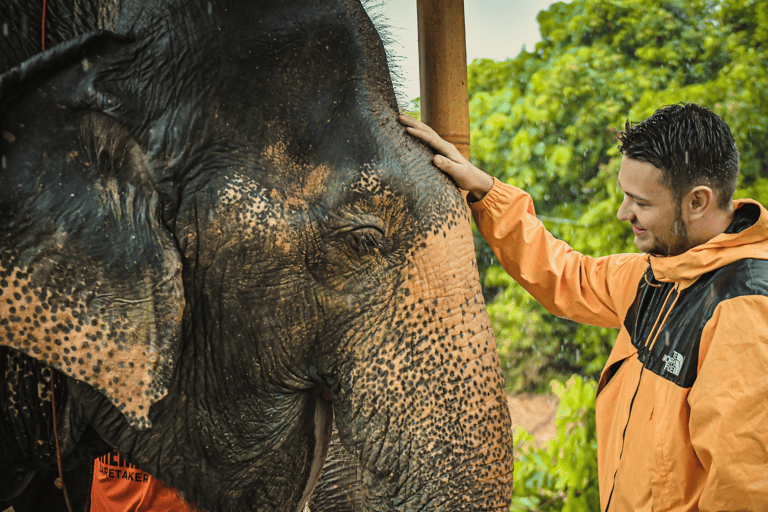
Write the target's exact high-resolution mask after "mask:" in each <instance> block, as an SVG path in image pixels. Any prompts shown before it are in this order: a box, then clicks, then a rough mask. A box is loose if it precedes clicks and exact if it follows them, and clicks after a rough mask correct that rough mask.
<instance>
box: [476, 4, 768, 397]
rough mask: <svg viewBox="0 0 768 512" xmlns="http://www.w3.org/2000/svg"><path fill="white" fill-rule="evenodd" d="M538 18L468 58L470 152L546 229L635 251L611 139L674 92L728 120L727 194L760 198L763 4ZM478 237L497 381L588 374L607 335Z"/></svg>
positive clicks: (523, 383) (556, 12) (520, 385)
mask: <svg viewBox="0 0 768 512" xmlns="http://www.w3.org/2000/svg"><path fill="white" fill-rule="evenodd" d="M538 22H539V25H540V30H541V35H542V41H541V42H540V43H537V44H536V47H535V49H533V51H532V52H528V51H526V50H524V51H522V52H521V53H520V54H519V55H518V56H517V57H516V58H514V59H510V60H507V61H505V62H494V61H491V60H476V61H474V62H473V63H472V64H471V65H470V66H469V86H470V118H471V119H472V150H471V151H472V153H471V158H472V160H473V161H474V162H475V163H476V164H477V165H478V166H480V167H481V168H483V169H485V170H486V171H488V172H490V173H491V174H493V175H494V176H496V177H498V178H499V179H501V180H502V181H505V182H507V183H511V184H513V185H517V186H519V187H521V188H523V189H525V190H526V191H528V192H529V193H530V194H531V195H532V196H533V199H534V202H535V204H536V208H537V213H538V215H539V216H540V218H541V219H542V220H543V221H544V223H545V225H546V226H547V227H548V229H550V230H551V231H552V232H553V233H554V234H555V236H557V237H558V238H561V239H563V240H566V241H567V242H568V243H570V244H571V245H572V246H573V247H574V248H575V249H576V250H578V251H580V252H583V253H585V254H589V255H593V256H601V255H605V254H611V253H616V252H633V251H636V249H635V247H634V245H633V237H632V234H631V230H630V229H629V227H628V226H627V225H625V224H622V223H621V222H619V221H618V220H617V219H616V217H615V214H616V211H617V209H618V207H619V205H620V202H621V198H622V197H621V193H620V190H619V189H618V186H617V183H616V176H617V173H618V169H619V162H620V154H619V152H618V150H617V148H616V145H617V142H616V139H615V136H616V134H617V133H618V131H620V130H621V129H623V127H624V124H625V123H626V122H627V121H640V120H642V119H644V118H646V117H647V116H649V115H650V114H652V113H653V111H654V110H656V109H657V108H659V107H661V106H663V105H668V104H671V103H677V102H694V103H699V104H702V105H705V106H708V107H710V108H711V109H713V110H714V111H715V112H716V113H717V114H718V115H720V116H721V117H722V118H723V119H724V120H725V121H726V122H727V123H728V124H729V125H730V127H731V130H732V131H733V134H734V137H735V139H736V142H737V144H738V146H739V149H740V152H741V156H742V177H741V181H740V185H739V189H738V191H737V197H744V196H749V197H753V198H755V199H757V200H759V201H761V202H763V203H764V204H768V169H767V168H766V166H768V158H766V157H767V156H768V155H767V151H768V137H766V135H765V134H766V133H768V75H767V74H766V73H765V69H766V68H768V2H764V1H762V0H684V1H683V0H573V1H572V3H570V4H565V3H555V4H553V5H552V6H551V7H550V8H549V10H547V11H542V12H541V13H539V16H538ZM478 242H479V243H478V247H479V253H480V257H479V263H480V268H481V272H482V273H483V276H484V277H483V278H484V283H485V286H486V287H487V296H488V297H489V298H490V300H489V312H490V314H491V318H492V321H493V325H494V328H495V331H496V334H497V337H498V341H499V350H500V353H501V354H502V357H503V360H504V364H505V370H506V373H507V383H508V388H509V390H510V391H514V390H520V389H536V388H537V387H538V388H541V387H542V384H544V383H546V382H548V381H549V380H550V378H551V377H553V376H556V375H567V374H570V373H573V372H579V373H581V374H584V375H589V376H596V375H597V374H598V373H599V371H600V369H601V368H602V366H603V364H604V363H605V360H606V357H607V354H608V352H609V350H610V346H611V344H612V342H613V338H614V336H615V332H613V331H612V330H610V329H599V328H594V327H590V326H578V325H576V324H574V323H572V322H568V321H565V320H561V319H556V318H554V317H553V316H552V315H550V314H549V313H547V312H546V311H545V310H543V309H542V308H541V307H540V306H539V305H538V304H537V303H536V302H535V301H533V300H532V299H531V298H530V297H529V296H528V295H527V293H526V292H525V291H523V290H522V288H520V287H519V286H518V285H517V284H515V283H514V282H513V281H512V279H511V278H510V277H509V276H507V274H506V273H505V272H504V271H503V270H502V269H501V268H500V267H498V266H497V263H496V262H495V260H494V259H493V256H492V255H491V254H490V251H489V250H488V248H487V246H486V245H485V244H484V242H481V241H478Z"/></svg>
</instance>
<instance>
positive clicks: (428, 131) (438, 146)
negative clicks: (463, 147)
mask: <svg viewBox="0 0 768 512" xmlns="http://www.w3.org/2000/svg"><path fill="white" fill-rule="evenodd" d="M399 119H400V122H401V123H402V124H403V125H405V129H406V131H407V132H408V133H409V134H411V135H413V136H414V137H416V138H417V139H420V140H422V141H424V142H426V143H427V144H428V145H429V146H431V147H432V148H433V149H434V150H435V151H437V152H438V153H441V154H443V155H445V156H446V157H448V158H450V159H451V160H454V161H456V162H461V161H462V160H463V159H464V157H463V156H462V154H461V152H460V151H459V150H458V149H456V146H454V145H453V144H451V143H450V142H448V141H447V140H445V139H443V138H442V137H440V135H438V133H437V132H436V131H435V130H433V129H432V128H430V127H429V125H427V124H426V123H423V122H421V121H419V120H418V119H414V118H412V117H410V116H405V115H401V116H400V117H399Z"/></svg>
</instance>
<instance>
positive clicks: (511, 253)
mask: <svg viewBox="0 0 768 512" xmlns="http://www.w3.org/2000/svg"><path fill="white" fill-rule="evenodd" d="M470 208H471V210H472V214H473V217H474V219H475V223H476V224H477V227H478V230H479V231H480V233H481V234H482V235H483V237H484V238H485V239H486V240H487V241H488V244H489V245H490V247H491V249H492V250H493V252H494V254H496V257H497V258H498V259H499V262H500V263H501V265H502V266H503V267H504V269H505V270H506V271H507V272H508V273H509V274H510V275H511V276H512V277H513V278H514V279H515V280H516V281H517V282H518V283H520V284H521V285H522V286H523V287H524V288H525V289H526V290H527V291H528V292H529V293H530V294H531V295H532V296H533V297H534V298H535V299H536V300H537V301H538V302H539V303H541V304H542V305H543V306H544V307H545V308H546V309H547V310H548V311H549V312H550V313H552V314H554V315H557V316H561V317H565V318H569V319H571V320H574V321H576V322H581V323H587V324H592V325H599V326H603V327H620V323H621V319H622V318H623V316H624V313H625V312H626V310H627V309H628V308H629V305H630V304H631V302H632V300H633V298H634V294H635V292H636V291H637V283H638V282H639V280H640V279H641V278H642V274H643V272H644V271H645V269H646V268H647V267H648V259H647V256H646V255H641V254H616V255H611V256H606V257H602V258H592V257H589V256H584V255H582V254H580V253H578V252H576V251H574V250H573V249H572V248H571V247H570V246H569V245H568V244H567V243H565V242H563V241H561V240H558V239H556V238H555V237H554V236H552V234H551V233H549V231H547V230H546V228H545V227H544V225H543V224H542V223H541V221H540V220H539V219H538V218H536V213H535V211H534V207H533V200H532V199H531V196H530V195H528V194H527V193H525V192H524V191H522V190H521V189H519V188H517V187H513V186H511V185H506V184H504V183H502V182H500V181H498V180H494V184H493V187H492V188H491V191H490V192H488V194H486V196H485V197H484V198H483V199H482V201H479V202H476V203H471V204H470Z"/></svg>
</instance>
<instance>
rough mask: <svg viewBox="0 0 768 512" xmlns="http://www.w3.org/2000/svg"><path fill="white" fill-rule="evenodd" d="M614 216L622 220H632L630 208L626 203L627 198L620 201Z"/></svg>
mask: <svg viewBox="0 0 768 512" xmlns="http://www.w3.org/2000/svg"><path fill="white" fill-rule="evenodd" d="M616 218H617V219H619V220H620V221H622V222H629V221H630V220H632V215H631V210H630V209H629V206H628V205H627V198H626V197H625V198H624V200H623V201H622V202H621V206H619V209H618V211H617V212H616Z"/></svg>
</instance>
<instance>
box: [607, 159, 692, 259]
mask: <svg viewBox="0 0 768 512" xmlns="http://www.w3.org/2000/svg"><path fill="white" fill-rule="evenodd" d="M661 177H662V172H661V170H660V169H658V168H656V167H654V166H653V165H652V164H649V163H646V162H640V161H638V160H633V159H631V158H628V157H626V156H625V157H623V158H622V159H621V170H620V171H619V186H620V187H621V190H622V191H624V201H623V202H622V203H621V207H619V211H618V212H617V213H616V217H618V219H619V220H621V221H626V222H629V223H630V224H632V231H633V232H634V233H635V245H636V246H637V248H638V249H640V250H641V251H642V252H646V253H650V254H658V255H661V256H674V255H677V254H681V253H683V252H685V251H687V250H688V249H690V248H691V247H692V245H691V243H690V241H689V239H688V229H687V227H686V225H685V222H684V221H683V219H682V217H681V215H680V205H679V204H678V202H677V201H676V200H675V199H674V196H673V195H672V192H671V191H670V190H669V189H668V188H667V187H665V186H664V185H662V183H661Z"/></svg>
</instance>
